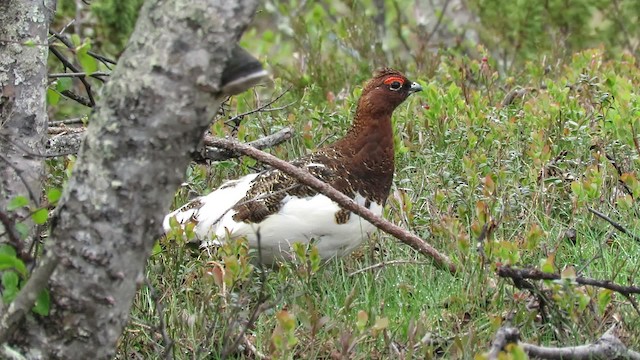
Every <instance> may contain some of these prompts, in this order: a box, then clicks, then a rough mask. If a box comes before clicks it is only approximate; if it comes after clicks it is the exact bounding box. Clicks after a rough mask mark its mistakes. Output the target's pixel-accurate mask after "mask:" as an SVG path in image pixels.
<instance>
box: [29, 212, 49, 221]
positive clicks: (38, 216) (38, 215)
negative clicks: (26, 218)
mask: <svg viewBox="0 0 640 360" xmlns="http://www.w3.org/2000/svg"><path fill="white" fill-rule="evenodd" d="M48 218H49V211H47V209H45V208H40V209H38V210H36V212H34V213H33V214H32V215H31V219H33V222H35V223H36V224H38V225H42V224H44V223H46V222H47V219H48Z"/></svg>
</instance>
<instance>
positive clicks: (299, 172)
mask: <svg viewBox="0 0 640 360" xmlns="http://www.w3.org/2000/svg"><path fill="white" fill-rule="evenodd" d="M211 145H213V146H215V147H219V148H225V149H228V150H231V151H234V152H237V153H241V154H243V155H247V156H250V157H252V158H254V159H256V160H258V161H261V162H264V163H266V164H268V165H271V166H273V167H274V168H276V169H278V170H280V171H282V172H284V173H286V174H287V175H290V176H293V177H295V178H296V179H297V180H299V181H300V182H301V183H303V184H305V185H307V186H309V187H310V188H312V189H314V190H316V191H318V192H320V193H322V194H324V195H326V196H327V197H328V198H330V199H331V200H333V201H335V202H336V203H338V204H339V205H340V206H341V207H343V208H344V209H347V210H350V211H352V212H354V213H356V214H358V215H360V216H361V217H363V218H364V219H366V220H367V221H369V222H370V223H371V224H373V225H374V226H376V227H377V228H378V229H380V230H382V231H384V232H386V233H387V234H390V235H392V236H394V237H395V238H397V239H398V240H400V241H402V242H403V243H405V244H407V245H409V246H411V247H412V248H414V249H415V250H417V251H418V252H420V253H421V254H423V255H426V256H429V257H431V258H433V260H434V261H435V262H436V265H437V266H439V267H441V268H444V269H447V270H448V271H450V272H451V273H455V272H456V266H455V265H454V264H453V262H452V261H451V260H450V259H449V258H448V257H447V256H446V255H443V254H441V253H440V252H438V250H436V249H435V248H434V247H432V246H431V245H429V244H428V243H426V242H425V241H424V240H422V239H421V238H419V237H418V236H416V235H414V234H412V233H410V232H409V231H407V230H405V229H403V228H401V227H398V226H396V225H394V224H392V223H390V222H389V221H387V220H385V219H382V218H381V217H378V216H376V215H375V214H374V213H373V212H371V210H369V209H367V208H365V207H363V206H360V205H358V204H356V202H355V201H353V200H352V199H350V198H349V197H347V196H346V195H344V194H343V193H341V192H339V191H338V190H336V189H334V188H333V187H332V186H331V185H329V184H327V183H324V182H322V181H321V180H319V179H318V178H316V177H314V176H313V175H311V174H310V173H309V172H308V171H306V170H304V169H301V168H298V167H296V166H293V165H291V164H289V163H288V162H286V161H283V160H280V159H278V158H277V157H275V156H273V155H270V154H267V153H265V152H263V151H260V150H258V149H256V148H254V147H252V146H250V145H247V144H243V143H240V142H238V141H236V140H230V139H220V138H215V139H212V144H211Z"/></svg>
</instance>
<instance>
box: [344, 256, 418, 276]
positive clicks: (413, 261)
mask: <svg viewBox="0 0 640 360" xmlns="http://www.w3.org/2000/svg"><path fill="white" fill-rule="evenodd" d="M403 264H412V265H428V264H429V263H428V262H424V261H416V260H391V261H383V262H379V263H377V264H373V265H371V266H367V267H364V268H362V269H359V270H356V271H354V272H352V273H350V274H349V277H351V276H355V275H358V274H361V273H363V272H367V271H370V270H375V269H379V268H383V267H385V266H387V265H403Z"/></svg>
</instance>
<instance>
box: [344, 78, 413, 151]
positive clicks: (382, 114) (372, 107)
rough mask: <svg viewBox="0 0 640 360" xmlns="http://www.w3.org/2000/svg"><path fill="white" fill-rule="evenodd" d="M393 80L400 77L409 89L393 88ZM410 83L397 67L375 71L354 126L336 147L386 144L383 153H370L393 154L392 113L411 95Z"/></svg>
mask: <svg viewBox="0 0 640 360" xmlns="http://www.w3.org/2000/svg"><path fill="white" fill-rule="evenodd" d="M393 81H400V82H401V83H402V85H404V86H405V88H406V89H401V91H397V90H391V89H390V86H391V84H392V82H393ZM410 84H411V81H409V80H408V79H407V78H406V77H405V76H404V75H403V74H402V73H401V72H399V71H397V70H393V69H390V68H383V69H380V70H378V71H376V73H374V76H373V78H372V79H371V80H369V81H368V82H367V83H366V85H365V86H364V88H363V90H362V95H361V96H360V99H359V100H358V105H357V107H356V112H355V116H354V119H353V124H352V126H351V129H349V131H348V132H347V134H346V135H345V137H344V138H342V139H341V140H339V141H338V142H336V143H335V144H334V147H336V148H338V149H349V150H351V151H353V150H355V151H358V152H361V151H362V150H363V149H364V148H371V147H377V148H384V151H383V152H382V153H381V152H380V151H375V152H373V153H372V154H371V155H372V156H380V155H384V156H387V157H391V158H393V130H392V128H391V116H392V115H393V111H394V110H395V109H396V108H397V107H398V105H400V104H401V103H402V102H403V101H404V100H405V99H406V98H407V97H408V96H409V94H410V92H409V91H408V90H407V89H408V87H409V86H410Z"/></svg>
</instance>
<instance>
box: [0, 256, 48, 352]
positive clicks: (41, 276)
mask: <svg viewBox="0 0 640 360" xmlns="http://www.w3.org/2000/svg"><path fill="white" fill-rule="evenodd" d="M59 262H60V258H59V257H58V256H57V255H55V254H53V253H51V252H49V253H48V254H47V255H46V256H45V258H44V259H43V260H42V263H41V264H40V266H39V267H38V268H36V269H35V270H34V271H33V273H31V277H30V278H29V281H27V283H26V284H25V285H24V287H23V288H22V290H20V292H19V293H18V295H17V296H16V298H15V299H14V300H13V301H12V302H11V304H9V306H8V307H6V308H5V309H2V310H3V311H2V316H0V344H4V343H5V342H7V340H9V338H10V337H11V336H12V335H13V332H14V331H15V329H16V327H17V326H18V325H19V324H20V322H21V321H22V318H23V317H24V316H25V314H26V313H27V312H28V311H30V310H31V307H33V304H34V303H35V302H36V299H37V298H38V295H39V294H40V292H41V291H42V290H43V289H44V288H45V287H46V286H47V283H48V282H49V278H50V277H51V275H52V274H53V271H54V270H55V268H56V266H58V263H59Z"/></svg>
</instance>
